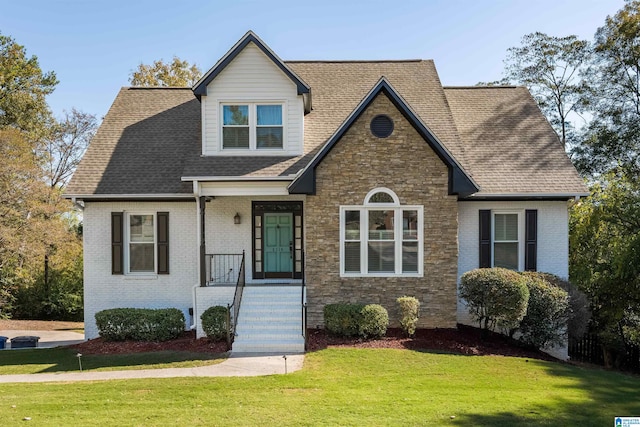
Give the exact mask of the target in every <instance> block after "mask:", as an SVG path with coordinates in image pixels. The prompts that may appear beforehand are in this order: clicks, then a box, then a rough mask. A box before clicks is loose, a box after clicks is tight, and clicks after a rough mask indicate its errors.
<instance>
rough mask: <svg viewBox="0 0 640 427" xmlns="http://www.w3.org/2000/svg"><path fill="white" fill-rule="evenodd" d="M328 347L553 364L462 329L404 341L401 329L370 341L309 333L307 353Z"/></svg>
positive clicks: (513, 344) (497, 338)
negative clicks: (494, 358)
mask: <svg viewBox="0 0 640 427" xmlns="http://www.w3.org/2000/svg"><path fill="white" fill-rule="evenodd" d="M328 347H352V348H396V349H409V350H429V351H436V352H443V353H457V354H464V355H473V356H487V355H498V356H513V357H527V358H532V359H540V360H557V359H555V358H554V357H552V356H550V355H548V354H546V353H543V352H541V351H537V350H532V349H529V348H526V347H523V346H522V344H520V343H519V342H517V341H515V340H512V339H510V338H509V337H506V336H504V335H500V334H496V333H489V335H488V337H487V338H485V339H482V338H481V336H480V330H479V329H477V328H474V327H471V326H465V325H458V328H457V329H453V328H451V329H418V330H417V331H416V334H415V336H414V337H412V338H409V337H407V336H406V335H405V334H404V332H403V331H402V330H401V329H389V330H387V334H386V336H385V337H382V338H380V339H373V340H363V339H361V338H340V337H333V336H331V335H329V334H327V332H326V331H325V330H324V329H310V330H309V339H308V350H309V351H317V350H321V349H324V348H328Z"/></svg>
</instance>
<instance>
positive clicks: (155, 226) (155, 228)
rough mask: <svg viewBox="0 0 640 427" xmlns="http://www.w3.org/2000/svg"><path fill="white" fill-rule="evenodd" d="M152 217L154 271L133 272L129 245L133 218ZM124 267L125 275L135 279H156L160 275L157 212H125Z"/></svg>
mask: <svg viewBox="0 0 640 427" xmlns="http://www.w3.org/2000/svg"><path fill="white" fill-rule="evenodd" d="M132 215H151V216H153V271H131V264H130V263H129V261H130V258H131V257H130V254H129V250H130V249H129V245H130V243H131V216H132ZM124 226H125V229H124V242H123V243H124V257H123V258H124V266H125V269H124V271H125V275H129V276H135V277H143V276H146V277H149V276H152V277H156V276H157V274H158V218H157V216H156V212H146V211H139V212H138V211H125V212H124Z"/></svg>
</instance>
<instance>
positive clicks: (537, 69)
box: [493, 32, 591, 148]
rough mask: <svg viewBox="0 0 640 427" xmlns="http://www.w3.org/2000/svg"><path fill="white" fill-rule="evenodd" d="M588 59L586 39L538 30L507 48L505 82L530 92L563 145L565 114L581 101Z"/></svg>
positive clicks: (567, 132)
mask: <svg viewBox="0 0 640 427" xmlns="http://www.w3.org/2000/svg"><path fill="white" fill-rule="evenodd" d="M590 58H591V48H590V45H589V43H588V42H586V41H584V40H579V39H578V38H577V37H576V36H573V35H572V36H566V37H553V36H549V35H547V34H544V33H539V32H536V33H531V34H527V35H525V36H524V37H523V38H522V42H521V46H520V47H512V48H509V49H508V51H507V59H506V60H505V76H506V81H512V82H515V83H516V84H521V85H524V86H526V87H527V88H528V89H529V90H530V91H531V94H532V95H533V97H534V98H535V99H536V101H537V102H538V105H539V106H540V109H541V110H542V112H543V113H544V114H545V116H546V117H547V119H548V120H549V121H550V123H551V125H552V126H553V127H554V129H555V130H556V132H557V133H558V135H559V137H560V140H561V141H562V144H563V146H564V147H565V148H566V147H567V142H568V140H570V131H571V128H572V126H571V123H570V121H569V115H570V114H571V113H576V112H580V111H581V109H582V107H583V104H584V95H585V93H586V86H585V85H584V84H583V80H582V76H583V75H585V74H586V73H588V71H589V67H590ZM504 82H505V81H503V82H493V84H494V83H504Z"/></svg>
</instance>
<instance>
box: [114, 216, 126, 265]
mask: <svg viewBox="0 0 640 427" xmlns="http://www.w3.org/2000/svg"><path fill="white" fill-rule="evenodd" d="M123 218H124V215H123V213H122V212H111V274H123V273H124V271H123V264H124V261H123V255H124V251H123V249H124V246H123V243H122V234H123V228H124V226H123Z"/></svg>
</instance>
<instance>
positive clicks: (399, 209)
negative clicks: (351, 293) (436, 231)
mask: <svg viewBox="0 0 640 427" xmlns="http://www.w3.org/2000/svg"><path fill="white" fill-rule="evenodd" d="M375 193H387V194H389V195H390V196H391V197H392V198H393V200H394V203H370V202H369V199H370V198H371V196H372V195H374V194H375ZM375 210H392V211H394V221H393V232H394V239H393V242H394V244H395V248H394V249H395V253H394V259H395V272H393V273H383V272H375V273H369V272H368V262H369V259H368V254H367V250H368V245H367V242H368V241H369V234H368V231H369V214H368V213H369V211H375ZM347 211H359V212H360V239H359V242H360V272H357V273H356V272H345V261H344V256H345V249H344V247H345V241H347V240H346V239H345V227H346V224H345V219H346V212H347ZM403 211H417V212H418V236H417V237H418V238H417V243H418V271H417V272H416V273H403V272H402V242H403V239H402V237H403V234H402V233H403V230H402V227H403V221H402V213H403ZM423 276H424V207H423V206H421V205H401V204H400V201H399V199H398V196H396V194H395V193H394V192H393V191H391V190H389V189H388V188H384V187H381V188H376V189H373V190H371V191H370V192H369V193H367V196H366V197H365V199H364V204H362V205H345V206H340V277H423Z"/></svg>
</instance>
